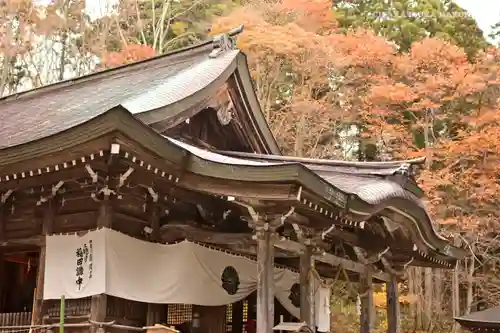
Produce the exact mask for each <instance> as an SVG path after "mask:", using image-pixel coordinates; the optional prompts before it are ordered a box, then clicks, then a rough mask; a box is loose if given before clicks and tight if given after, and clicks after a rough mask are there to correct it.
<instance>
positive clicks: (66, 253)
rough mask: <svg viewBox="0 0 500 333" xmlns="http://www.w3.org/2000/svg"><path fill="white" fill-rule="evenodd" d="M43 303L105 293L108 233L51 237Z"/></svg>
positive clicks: (93, 232)
mask: <svg viewBox="0 0 500 333" xmlns="http://www.w3.org/2000/svg"><path fill="white" fill-rule="evenodd" d="M46 247H47V248H46V254H45V281H44V288H43V295H44V299H59V298H61V296H62V295H64V296H65V297H66V298H81V297H87V296H90V295H98V294H103V293H106V232H105V231H103V230H100V231H91V232H88V233H87V234H85V235H83V236H78V235H75V234H73V235H54V236H48V237H47V241H46Z"/></svg>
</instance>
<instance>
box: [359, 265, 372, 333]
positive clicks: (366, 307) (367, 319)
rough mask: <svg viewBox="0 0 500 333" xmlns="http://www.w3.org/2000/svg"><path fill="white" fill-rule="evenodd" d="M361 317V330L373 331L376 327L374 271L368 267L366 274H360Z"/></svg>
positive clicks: (364, 331) (370, 332)
mask: <svg viewBox="0 0 500 333" xmlns="http://www.w3.org/2000/svg"><path fill="white" fill-rule="evenodd" d="M359 286H360V296H359V297H360V299H361V316H360V317H361V318H360V332H361V333H372V332H373V328H374V327H375V308H374V304H373V282H372V271H371V269H370V268H368V267H367V269H366V272H365V274H361V275H360V281H359Z"/></svg>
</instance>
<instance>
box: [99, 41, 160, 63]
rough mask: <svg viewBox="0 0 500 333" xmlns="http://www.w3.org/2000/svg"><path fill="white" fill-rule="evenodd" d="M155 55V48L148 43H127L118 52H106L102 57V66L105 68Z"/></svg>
mask: <svg viewBox="0 0 500 333" xmlns="http://www.w3.org/2000/svg"><path fill="white" fill-rule="evenodd" d="M155 55H156V52H155V50H154V49H153V48H152V47H150V46H148V45H139V44H128V45H125V46H123V48H122V50H121V51H120V52H109V53H106V54H105V55H104V56H103V58H102V66H103V67H105V68H113V67H117V66H121V65H126V64H129V63H132V62H137V61H140V60H145V59H148V58H151V57H154V56H155Z"/></svg>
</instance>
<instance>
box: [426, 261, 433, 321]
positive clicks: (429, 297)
mask: <svg viewBox="0 0 500 333" xmlns="http://www.w3.org/2000/svg"><path fill="white" fill-rule="evenodd" d="M424 272H425V289H424V292H425V300H424V305H425V316H424V319H425V320H424V327H425V329H426V330H429V329H430V327H431V323H432V303H433V297H432V291H433V290H432V289H433V286H432V275H433V274H432V268H430V267H426V268H425V271H424Z"/></svg>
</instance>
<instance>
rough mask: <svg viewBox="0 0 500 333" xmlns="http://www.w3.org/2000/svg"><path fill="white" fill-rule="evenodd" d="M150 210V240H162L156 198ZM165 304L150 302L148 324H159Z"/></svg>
mask: <svg viewBox="0 0 500 333" xmlns="http://www.w3.org/2000/svg"><path fill="white" fill-rule="evenodd" d="M147 209H148V212H149V225H150V227H151V235H150V240H151V241H152V242H158V241H160V216H159V210H160V208H159V206H158V204H157V203H156V201H155V200H153V199H151V200H150V201H149V202H148V206H147ZM164 307H165V305H164V304H154V303H148V313H147V318H146V322H147V325H148V326H153V325H155V324H159V323H160V322H161V320H162V316H163V312H164Z"/></svg>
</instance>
